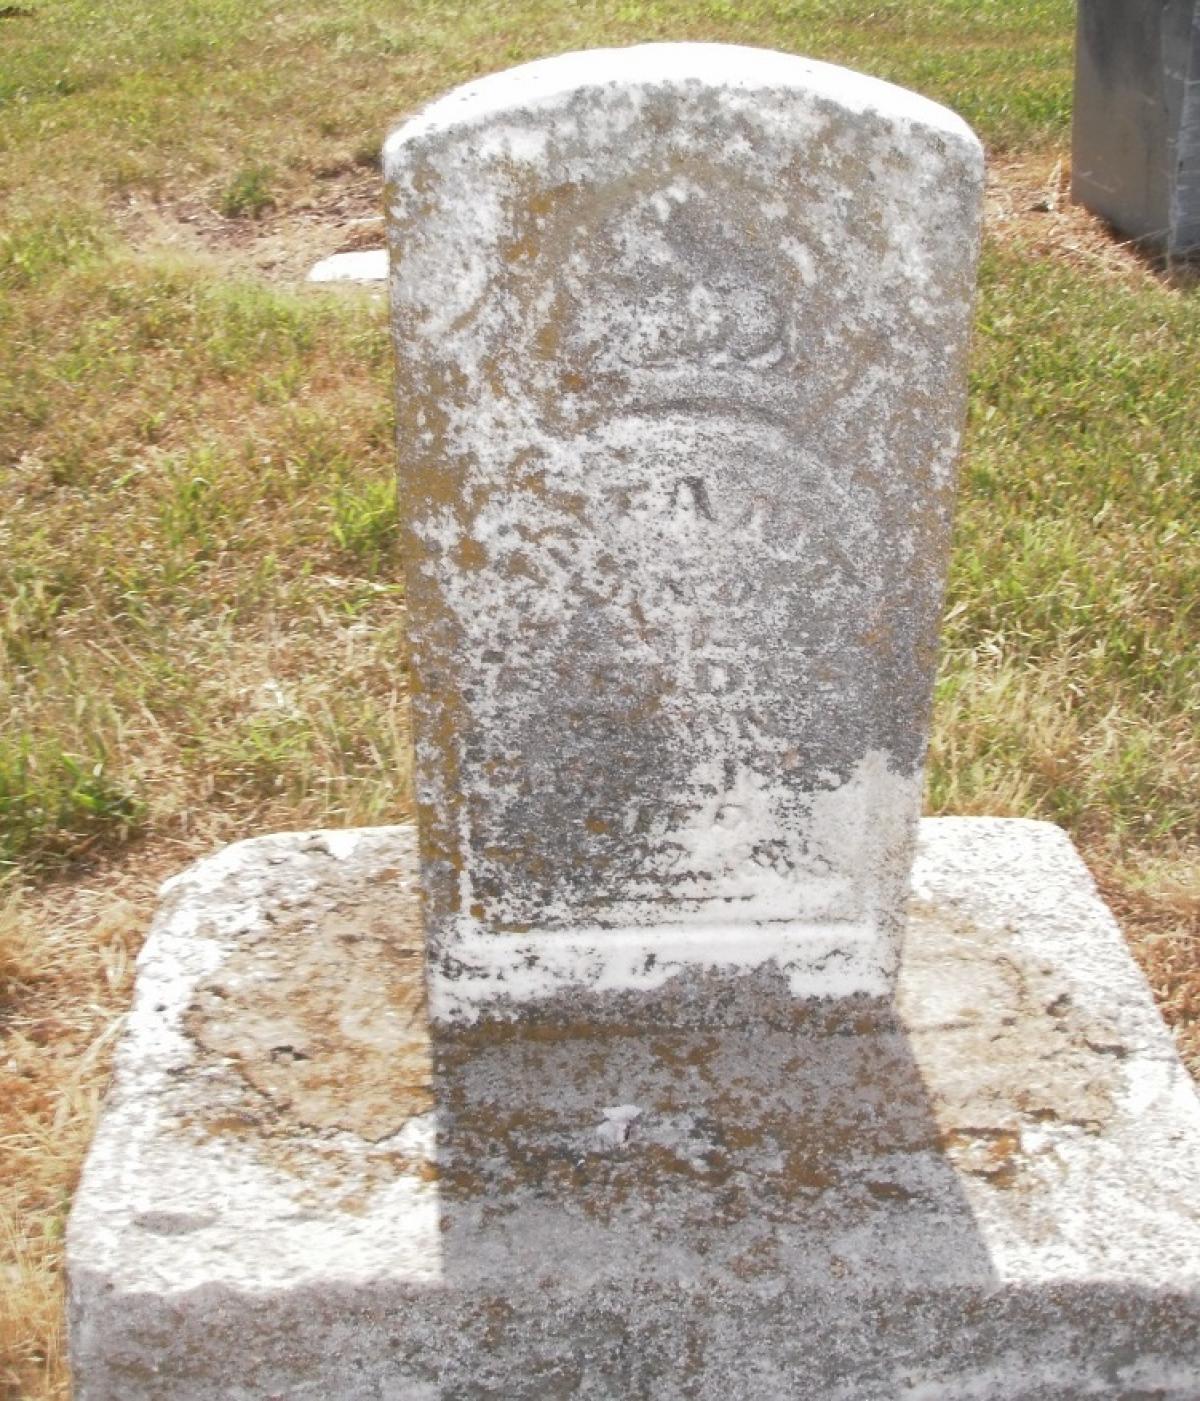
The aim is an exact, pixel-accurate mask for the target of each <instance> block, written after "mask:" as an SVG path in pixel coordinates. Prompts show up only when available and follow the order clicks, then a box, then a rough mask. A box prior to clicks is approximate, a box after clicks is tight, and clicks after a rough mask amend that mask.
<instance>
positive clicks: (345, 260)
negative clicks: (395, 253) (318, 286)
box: [308, 248, 388, 282]
mask: <svg viewBox="0 0 1200 1401" xmlns="http://www.w3.org/2000/svg"><path fill="white" fill-rule="evenodd" d="M387 275H388V254H387V249H386V248H360V249H357V250H355V251H354V252H351V253H332V254H330V256H329V257H328V258H322V259H321V261H320V262H319V263H314V264H313V267H312V269H311V270H310V272H309V274H308V281H309V282H386V281H387Z"/></svg>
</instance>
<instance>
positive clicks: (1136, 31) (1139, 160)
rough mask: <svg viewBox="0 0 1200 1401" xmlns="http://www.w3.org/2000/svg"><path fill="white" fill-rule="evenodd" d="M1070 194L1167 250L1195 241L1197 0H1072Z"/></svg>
mask: <svg viewBox="0 0 1200 1401" xmlns="http://www.w3.org/2000/svg"><path fill="white" fill-rule="evenodd" d="M1071 194H1072V197H1073V198H1074V199H1075V200H1076V201H1078V203H1080V204H1082V205H1085V206H1086V207H1087V208H1088V209H1091V210H1092V211H1094V212H1095V213H1096V214H1100V215H1103V217H1104V218H1106V219H1108V220H1109V221H1110V222H1111V223H1112V224H1113V225H1114V226H1115V227H1116V228H1117V229H1118V230H1119V231H1120V232H1121V233H1123V234H1127V235H1128V236H1129V237H1130V238H1133V239H1136V240H1137V241H1138V242H1140V243H1145V244H1148V245H1150V246H1152V247H1157V248H1161V249H1162V250H1163V251H1164V252H1165V253H1166V254H1167V255H1168V256H1169V257H1183V256H1186V255H1188V254H1190V253H1195V252H1196V251H1197V250H1198V249H1200V0H1080V4H1079V30H1078V42H1077V46H1076V57H1075V118H1074V133H1073V141H1072V156H1071Z"/></svg>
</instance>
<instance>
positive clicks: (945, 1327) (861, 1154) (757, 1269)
mask: <svg viewBox="0 0 1200 1401" xmlns="http://www.w3.org/2000/svg"><path fill="white" fill-rule="evenodd" d="M387 171H388V176H389V199H390V205H391V214H392V219H393V235H394V243H393V261H394V296H395V305H396V311H397V327H396V329H397V342H398V349H399V353H400V363H401V376H400V409H401V412H400V419H401V433H400V441H401V448H402V471H403V474H404V481H405V492H406V497H407V508H406V509H407V514H408V522H409V524H408V544H409V550H410V565H409V580H410V585H409V588H410V595H411V598H410V607H411V610H412V615H413V628H412V631H413V654H414V655H413V660H414V668H415V674H416V677H417V681H418V683H419V686H420V688H421V689H420V693H419V695H418V702H417V740H418V746H419V752H418V768H419V772H420V784H421V794H420V797H421V803H422V809H421V828H422V830H421V839H420V847H421V850H420V854H419V856H418V849H417V840H416V834H415V832H414V830H413V829H412V828H389V829H376V830H364V831H357V832H353V831H352V832H343V833H333V832H330V833H309V834H292V835H284V836H275V837H268V838H261V839H259V840H256V841H252V842H246V843H241V844H239V845H237V846H234V847H230V848H227V849H226V850H225V851H223V852H221V853H219V854H217V855H216V856H214V857H212V858H210V859H208V860H207V861H204V862H201V863H199V864H198V865H197V866H195V867H193V868H192V869H191V870H189V871H187V872H185V873H183V875H181V876H179V877H177V878H176V879H175V880H174V881H172V882H171V883H169V886H168V888H167V889H166V891H165V892H164V904H163V907H162V910H161V912H160V915H159V918H158V920H157V921H156V923H155V926H154V928H153V930H152V931H151V934H150V938H149V940H148V942H147V945H146V949H145V952H144V954H143V956H142V959H141V963H140V969H139V980H138V993H137V999H136V1003H135V1007H134V1010H133V1012H132V1014H131V1018H130V1022H129V1027H128V1029H127V1032H126V1035H125V1037H124V1039H123V1041H122V1045H121V1048H120V1051H119V1053H118V1058H117V1070H116V1077H115V1081H114V1087H113V1090H112V1092H111V1094H110V1097H109V1100H108V1103H107V1106H106V1110H105V1114H104V1117H103V1120H102V1123H101V1126H100V1129H99V1131H98V1134H97V1137H96V1141H95V1144H94V1146H93V1149H92V1152H91V1154H90V1157H89V1160H88V1164H87V1167H86V1170H85V1173H84V1178H83V1182H82V1184H81V1187H80V1191H79V1194H78V1196H77V1200H76V1204H75V1207H74V1211H73V1215H72V1220H71V1224H70V1230H69V1241H68V1257H69V1271H70V1294H71V1300H70V1324H71V1355H72V1364H73V1368H74V1375H75V1384H76V1392H77V1395H78V1396H79V1398H80V1401H102V1399H103V1401H116V1398H121V1401H142V1399H143V1398H146V1401H149V1398H163V1401H165V1399H166V1398H171V1401H181V1399H182V1401H189V1399H190V1398H195V1401H200V1398H203V1399H204V1401H217V1398H267V1397H288V1398H304V1397H314V1398H315V1397H322V1398H326V1397H336V1398H355V1401H357V1398H362V1399H363V1401H366V1399H367V1398H389V1401H390V1399H391V1398H395V1399H396V1401H402V1399H403V1401H407V1398H413V1399H414V1401H424V1399H425V1398H434V1397H437V1398H446V1401H451V1398H453V1399H454V1401H459V1399H460V1398H469V1397H470V1398H475V1397H479V1398H482V1397H497V1398H501V1397H503V1398H505V1401H520V1399H521V1398H527V1401H541V1398H549V1397H577V1398H587V1397H591V1398H611V1397H630V1398H634V1397H637V1398H655V1401H658V1398H668V1399H670V1398H680V1399H681V1401H682V1398H701V1397H718V1396H720V1397H723V1398H724V1397H731V1398H746V1401H758V1398H797V1399H798V1401H818V1398H819V1401H868V1399H869V1401H878V1399H879V1398H889V1401H890V1398H897V1401H899V1398H906V1401H918V1398H921V1399H922V1401H927V1399H931V1398H945V1399H946V1401H963V1398H967V1397H970V1398H972V1401H977V1399H978V1401H1001V1399H1002V1398H1003V1401H1019V1398H1025V1401H1033V1398H1037V1399H1038V1401H1068V1398H1069V1401H1076V1398H1079V1397H1082V1396H1090V1397H1107V1398H1114V1401H1115V1398H1124V1399H1125V1401H1133V1398H1139V1397H1140V1398H1147V1399H1148V1398H1150V1397H1155V1398H1160V1401H1161V1399H1162V1398H1169V1399H1170V1401H1194V1398H1195V1397H1196V1395H1197V1394H1200V1380H1198V1379H1200V1265H1198V1261H1200V1104H1198V1102H1197V1098H1196V1095H1195V1092H1194V1089H1193V1087H1192V1085H1191V1082H1190V1080H1189V1079H1188V1077H1187V1075H1186V1073H1185V1072H1184V1070H1183V1069H1182V1067H1181V1065H1180V1064H1179V1061H1178V1058H1177V1056H1176V1054H1175V1051H1174V1049H1173V1047H1172V1045H1171V1041H1170V1037H1169V1035H1168V1033H1167V1031H1166V1029H1165V1027H1164V1026H1163V1024H1162V1021H1161V1019H1160V1017H1159V1016H1158V1013H1157V1011H1156V1010H1155V1008H1154V1005H1153V1001H1152V999H1151V997H1150V994H1149V990H1148V989H1147V988H1146V986H1145V983H1144V980H1143V979H1142V978H1141V976H1140V974H1139V973H1138V972H1137V971H1136V969H1135V967H1134V965H1133V963H1132V961H1131V959H1130V957H1129V954H1128V952H1127V950H1126V949H1125V948H1124V945H1123V943H1122V941H1121V937H1120V933H1119V931H1118V930H1117V928H1116V926H1115V924H1114V923H1113V921H1112V919H1111V917H1110V916H1109V915H1108V914H1107V912H1106V911H1105V909H1104V907H1103V905H1102V904H1101V902H1100V901H1099V899H1098V897H1097V895H1096V893H1095V889H1094V887H1093V886H1092V884H1091V881H1090V879H1089V877H1088V876H1087V873H1086V871H1085V870H1084V869H1083V867H1082V863H1081V862H1080V861H1079V859H1078V857H1077V856H1075V854H1074V852H1073V851H1072V849H1071V847H1070V844H1069V842H1068V841H1067V840H1066V838H1065V837H1064V836H1063V834H1062V833H1061V832H1059V831H1058V829H1056V828H1053V827H1050V826H1048V825H1046V824H1041V823H1031V822H1019V821H989V820H987V819H967V820H962V819H941V820H938V821H932V822H928V821H927V822H925V823H922V824H921V826H920V839H919V843H918V851H917V858H916V865H915V867H914V869H913V875H912V882H911V884H912V890H911V893H908V892H907V884H908V878H909V863H910V856H911V853H912V848H913V835H914V826H915V822H916V810H917V809H916V804H917V801H918V791H919V774H920V766H921V760H922V753H923V748H924V736H925V724H926V715H927V709H928V701H929V682H930V666H931V657H932V650H933V642H934V630H935V621H934V620H935V615H936V610H937V606H938V597H939V591H940V581H941V573H942V569H943V566H944V556H945V549H946V531H947V520H948V512H949V496H950V483H951V476H952V469H953V456H954V450H955V440H956V435H957V427H958V422H959V418H960V415H961V409H962V357H963V349H964V342H965V336H966V317H967V310H968V305H969V300H970V292H971V276H972V264H973V258H974V248H975V240H976V235H977V217H978V197H979V157H978V149H977V146H976V144H975V142H974V139H973V138H972V137H971V136H970V134H969V132H967V131H966V129H965V128H964V127H963V126H962V125H961V124H960V123H959V122H958V121H957V119H956V118H954V117H953V116H951V115H950V114H949V113H946V112H944V111H942V110H941V109H939V108H936V107H933V106H931V105H930V104H928V103H926V102H924V101H922V100H921V99H918V98H916V97H914V96H913V95H911V94H907V93H903V92H900V91H898V90H897V89H895V88H891V87H888V86H887V85H884V84H880V83H875V82H872V81H870V80H868V79H864V78H860V77H858V76H856V75H853V74H849V73H845V72H842V71H841V70H837V69H830V68H828V67H825V66H822V65H815V64H809V63H806V62H803V61H801V60H798V59H792V58H786V57H784V56H782V55H776V54H767V53H761V52H758V51H754V50H743V49H731V48H723V47H722V48H717V47H709V46H693V45H683V46H668V47H664V46H655V47H652V48H646V49H634V50H627V51H622V52H617V53H596V54H588V55H572V56H568V57H565V58H562V59H556V60H551V61H549V62H547V63H543V64H537V65H533V66H531V67H529V68H526V69H518V70H515V71H514V72H513V73H510V74H505V75H501V76H499V77H497V78H494V79H489V80H486V81H485V82H483V83H481V84H478V85H476V86H474V87H470V88H467V89H464V90H462V91H460V92H459V93H456V94H452V95H451V97H449V98H447V99H445V100H443V102H441V103H439V104H437V105H436V106H434V107H433V108H431V109H430V110H429V111H428V112H426V113H425V114H424V115H423V116H421V117H419V118H417V119H416V121H414V122H412V123H410V124H409V125H408V126H407V127H405V128H403V129H402V130H401V131H400V132H399V133H398V134H397V135H396V137H394V138H393V140H392V142H390V143H389V146H388V153H387ZM419 881H423V883H424V888H425V907H424V908H425V920H424V926H425V927H424V928H423V923H422V918H421V910H420V907H419V904H418V900H417V887H418V883H419ZM906 899H907V916H908V928H907V933H906V935H905V941H904V948H903V957H902V960H901V963H900V967H899V973H898V977H897V978H895V979H894V974H895V973H896V960H897V950H898V938H899V933H900V929H901V925H902V920H903V914H904V902H905V900H906ZM426 939H428V941H429V960H428V964H429V977H430V993H431V1008H432V1011H433V1012H434V1014H435V1015H434V1017H433V1019H432V1020H431V1021H428V1020H427V1019H426V1017H425V1015H424V1005H423V1002H424V999H423V995H422V993H423V990H422V980H421V967H422V952H423V945H424V941H425V940H426ZM893 983H894V990H895V993H896V996H895V999H894V1000H893V999H891V998H890V997H889V996H888V995H887V994H889V993H891V992H892V991H893Z"/></svg>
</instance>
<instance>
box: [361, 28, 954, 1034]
mask: <svg viewBox="0 0 1200 1401" xmlns="http://www.w3.org/2000/svg"><path fill="white" fill-rule="evenodd" d="M384 164H385V174H386V178H387V182H388V184H387V190H388V205H389V235H390V242H391V258H392V283H391V291H392V307H393V329H394V336H395V344H396V351H397V355H398V362H399V374H398V420H399V447H400V470H401V482H402V510H403V512H404V515H405V529H406V548H407V576H408V606H409V610H410V637H411V665H412V674H413V681H414V710H415V715H414V727H415V734H416V755H417V783H418V801H419V815H420V826H421V842H422V863H423V881H424V891H425V901H426V910H425V914H426V924H427V936H428V940H429V953H430V965H429V966H430V991H431V1007H430V1010H431V1013H432V1015H433V1016H434V1018H435V1019H439V1020H449V1021H454V1020H472V1019H474V1018H475V1017H477V1016H478V1015H480V1014H485V1015H489V1016H491V1015H499V1016H512V1015H519V1014H520V1013H521V1010H522V1007H523V1006H524V1005H525V1004H527V1003H528V1002H530V1001H538V1000H542V999H547V998H551V999H554V998H557V999H560V1000H561V999H564V998H565V999H566V1005H567V1007H568V1009H569V1007H570V1005H571V1004H572V1000H573V999H574V1000H577V999H578V998H579V997H581V996H586V997H587V998H590V999H594V998H595V997H597V996H599V997H601V998H605V997H609V998H618V999H620V998H623V999H625V1003H624V1004H623V1005H628V1001H629V996H630V995H631V994H632V995H634V996H635V997H636V996H638V995H640V994H643V993H651V992H656V991H657V992H661V991H662V989H663V988H664V987H667V989H668V991H669V988H670V986H671V984H672V982H673V981H674V982H675V983H677V984H678V985H679V986H681V987H682V986H684V985H687V986H689V987H692V988H694V987H695V986H696V983H695V979H696V977H698V976H700V975H701V974H719V975H721V976H731V975H737V974H741V973H751V972H757V973H758V974H759V975H760V976H762V975H767V976H770V977H776V981H778V977H782V978H784V979H786V984H787V988H788V989H789V990H790V993H791V994H794V995H795V996H798V997H807V996H838V995H847V994H853V993H865V994H868V995H872V996H879V995H887V994H888V992H889V991H890V988H891V983H892V978H893V974H894V971H895V967H896V961H897V954H898V945H899V937H900V933H901V924H902V908H903V901H904V895H905V889H906V885H907V880H908V872H909V866H910V861H911V851H912V844H913V839H914V832H915V824H916V820H917V816H918V811H919V806H920V798H921V787H922V764H923V760H924V754H925V748H926V741H927V733H928V717H929V708H930V695H931V688H932V681H933V674H934V664H935V653H936V641H937V625H938V615H939V609H940V605H941V596H942V587H943V580H944V574H945V567H946V558H947V551H948V545H949V536H950V521H951V509H952V500H953V491H954V477H955V459H956V454H957V450H958V442H959V434H960V427H961V422H962V417H963V408H964V393H965V387H964V386H965V361H966V351H967V340H968V331H969V323H970V314H971V306H972V296H973V288H974V276H975V260H976V250H977V243H978V227H979V211H980V197H981V185H982V155H981V151H980V147H979V143H978V141H977V140H976V138H975V137H974V136H973V135H972V133H971V132H970V130H969V129H968V128H967V127H966V126H965V124H964V123H963V122H962V121H961V120H960V119H959V118H958V117H957V116H955V115H954V114H953V113H951V112H949V111H947V110H946V109H945V108H942V107H939V106H937V105H935V104H934V103H932V102H929V101H927V100H926V99H924V98H921V97H918V96H916V95H915V94H913V93H910V92H906V91H904V90H902V89H899V88H896V87H892V86H890V85H888V84H886V83H882V82H878V81H876V80H874V79H871V78H866V77H863V76H861V75H858V74H854V73H851V72H848V71H846V70H844V69H840V68H835V67H831V66H829V65H826V64H820V63H814V62H810V61H808V60H804V59H800V58H796V57H792V56H789V55H785V54H780V53H774V52H770V51H766V50H759V49H748V48H738V47H730V46H725V45H707V44H671V45H648V46H644V47H638V48H631V49H614V50H598V51H593V52H587V53H576V54H567V55H564V56H562V57H560V58H554V59H549V60H545V61H543V62H539V63H533V64H529V65H526V66H524V67H521V68H516V69H513V70H511V71H509V72H506V73H501V74H498V75H496V76H494V77H490V78H487V79H485V80H483V81H482V82H478V83H475V84H472V85H470V86H468V87H464V88H460V89H458V90H457V91H455V92H452V93H451V94H449V96H447V97H445V98H443V99H442V100H441V101H439V102H437V103H435V104H434V105H433V106H431V107H429V108H428V109H427V110H426V111H424V112H423V113H422V114H421V115H419V116H418V117H416V118H415V119H414V120H412V121H410V122H409V123H407V124H406V125H405V126H403V127H401V128H400V130H398V131H397V132H396V133H395V134H394V135H393V136H392V137H391V139H390V140H389V141H388V143H387V145H386V147H385V151H384ZM678 975H683V976H682V978H680V977H679V976H678Z"/></svg>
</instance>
